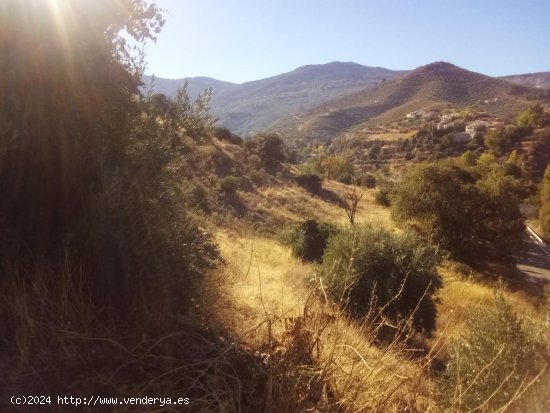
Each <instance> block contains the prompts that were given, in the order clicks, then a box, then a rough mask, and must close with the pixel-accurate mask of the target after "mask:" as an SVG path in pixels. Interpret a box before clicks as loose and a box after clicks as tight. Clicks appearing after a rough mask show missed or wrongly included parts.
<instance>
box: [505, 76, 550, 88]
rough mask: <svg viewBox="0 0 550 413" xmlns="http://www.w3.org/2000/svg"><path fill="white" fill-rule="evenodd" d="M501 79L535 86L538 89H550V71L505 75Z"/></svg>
mask: <svg viewBox="0 0 550 413" xmlns="http://www.w3.org/2000/svg"><path fill="white" fill-rule="evenodd" d="M501 79H504V80H506V81H508V82H512V83H515V84H517V85H522V86H528V87H534V88H537V89H550V72H538V73H526V74H522V75H512V76H503V77H501Z"/></svg>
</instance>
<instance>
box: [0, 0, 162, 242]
mask: <svg viewBox="0 0 550 413" xmlns="http://www.w3.org/2000/svg"><path fill="white" fill-rule="evenodd" d="M163 24H164V20H163V18H162V15H161V14H160V10H159V9H158V8H157V7H156V6H155V5H154V4H149V3H148V2H146V1H145V0H120V1H116V2H113V1H110V0H98V1H77V0H66V1H62V2H61V1H59V2H52V1H19V0H4V1H3V2H2V4H1V5H0V26H1V27H2V35H1V36H0V50H2V59H0V71H1V72H2V76H1V77H0V90H2V99H0V147H1V148H2V150H1V151H0V191H1V192H2V193H3V194H9V196H6V197H5V198H4V201H3V202H2V203H1V205H0V223H1V224H0V225H1V230H2V232H3V233H9V234H12V235H13V236H14V237H19V239H20V240H21V242H23V243H24V244H25V245H26V247H28V248H31V249H35V248H36V252H39V250H40V251H41V252H44V251H45V250H50V249H51V248H54V249H55V248H57V246H58V242H60V240H61V239H62V238H63V237H64V236H65V235H67V233H68V232H69V231H70V227H71V226H72V225H75V224H76V223H77V222H78V221H80V220H82V219H83V217H84V216H86V214H88V213H89V212H90V211H89V208H90V205H91V204H92V201H91V200H93V199H94V197H95V196H96V193H97V190H98V188H99V187H100V186H101V182H102V179H103V178H102V177H101V175H102V166H104V165H106V164H110V165H113V163H115V162H117V161H118V160H120V159H122V158H124V156H125V148H126V146H127V144H128V136H129V128H130V120H131V118H132V117H133V116H134V115H135V114H136V113H137V112H138V111H139V108H138V107H137V106H136V105H135V101H134V100H133V96H135V95H136V94H138V85H139V84H140V71H141V68H142V65H141V60H140V56H139V55H136V54H135V53H133V51H134V50H133V48H131V47H130V46H129V45H128V43H127V42H126V40H125V37H123V36H122V34H121V30H123V29H125V31H126V32H127V33H128V35H129V36H130V37H132V38H133V39H134V40H135V41H137V42H138V43H141V42H144V41H145V40H147V39H154V38H155V37H154V36H155V34H156V33H157V32H158V31H159V30H160V29H161V27H162V25H163Z"/></svg>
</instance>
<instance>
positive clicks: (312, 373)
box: [216, 232, 433, 412]
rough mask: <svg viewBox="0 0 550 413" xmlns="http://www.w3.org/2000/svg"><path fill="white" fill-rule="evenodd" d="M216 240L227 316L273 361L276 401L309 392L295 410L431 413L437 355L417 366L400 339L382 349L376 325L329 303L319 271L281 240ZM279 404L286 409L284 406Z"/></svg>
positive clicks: (242, 337) (222, 236)
mask: <svg viewBox="0 0 550 413" xmlns="http://www.w3.org/2000/svg"><path fill="white" fill-rule="evenodd" d="M216 239H217V241H218V242H219V244H220V248H221V251H222V255H223V257H224V259H225V260H226V261H227V266H226V268H225V270H224V278H225V280H226V283H225V285H224V286H223V287H222V288H223V291H224V292H225V294H227V296H228V297H229V298H228V305H229V307H230V308H229V307H228V308H225V309H224V314H225V315H224V317H227V324H228V325H229V326H231V329H232V330H233V331H234V333H235V334H236V335H237V336H238V337H239V339H240V340H243V341H244V342H245V343H246V345H250V346H252V347H254V348H258V349H263V350H261V351H263V352H264V353H265V357H266V358H268V359H270V360H272V361H273V363H274V364H273V365H272V368H273V369H274V371H277V377H278V380H277V381H276V382H273V385H274V386H278V387H277V389H278V390H277V389H273V391H274V393H273V394H272V397H274V398H275V396H276V395H277V394H278V395H279V396H281V391H282V388H284V389H286V391H288V390H289V388H292V389H294V390H293V391H296V392H297V394H302V393H301V392H303V391H305V390H304V386H305V387H306V388H307V389H308V390H307V391H308V392H309V396H308V397H306V399H307V403H306V402H305V399H303V400H302V399H300V397H298V396H297V397H298V399H300V400H301V401H295V403H294V404H293V406H294V408H296V406H298V405H299V406H302V407H304V408H305V406H306V405H308V406H310V407H311V406H313V405H314V407H315V408H316V409H318V410H315V411H326V412H332V411H346V412H352V411H357V412H360V411H379V412H400V411H404V410H403V409H405V408H408V409H410V410H408V411H422V412H424V411H430V409H431V408H432V407H433V406H432V404H433V403H432V402H431V401H430V398H429V393H430V385H429V380H428V378H427V377H426V375H425V372H426V371H427V369H426V367H427V364H429V363H428V360H429V359H430V358H431V357H432V355H430V356H428V357H426V358H423V359H416V360H415V358H416V357H417V353H416V352H415V351H412V350H410V349H407V348H406V346H405V345H404V341H403V340H400V339H396V340H394V341H393V342H392V343H389V344H387V345H385V346H382V347H380V346H377V345H374V344H373V343H374V337H375V332H374V331H373V329H374V327H373V326H372V325H370V324H369V323H368V322H364V323H363V324H361V323H357V322H354V321H351V320H350V319H348V318H347V316H345V314H344V313H343V312H341V311H340V310H337V309H336V307H335V306H333V305H331V304H329V303H328V302H327V301H326V297H325V296H324V293H323V288H322V283H320V281H319V280H318V279H316V277H315V273H314V267H312V266H311V265H309V264H304V263H302V262H300V261H298V260H297V259H295V258H293V257H292V255H291V253H290V251H289V250H288V249H287V248H285V247H283V246H281V245H279V244H277V243H276V242H275V241H273V240H269V239H262V238H259V237H255V236H238V235H236V234H234V233H229V232H219V233H218V234H217V236H216ZM282 378H284V380H283V379H282ZM281 380H283V381H281ZM305 382H307V383H308V384H307V386H306V385H305V384H304V383H305ZM289 383H292V384H289ZM308 386H310V387H308ZM315 392H320V393H319V394H317V395H314V394H315ZM302 396H304V395H303V394H302ZM286 397H294V396H292V395H291V394H287V395H286ZM304 397H305V396H304ZM273 403H274V405H278V406H280V405H279V404H277V403H280V400H279V401H277V400H275V399H274V400H273ZM304 403H305V404H304ZM312 403H313V405H312ZM273 411H278V410H273ZM285 411H286V410H285ZM288 411H294V410H288ZM296 411H298V410H296ZM299 411H302V410H299ZM303 411H306V410H303Z"/></svg>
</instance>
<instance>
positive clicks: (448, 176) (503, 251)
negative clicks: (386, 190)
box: [392, 156, 524, 260]
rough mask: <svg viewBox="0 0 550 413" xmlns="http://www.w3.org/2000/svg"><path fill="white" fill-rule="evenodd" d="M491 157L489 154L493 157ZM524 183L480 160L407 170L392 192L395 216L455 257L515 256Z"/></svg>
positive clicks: (416, 167) (521, 223) (417, 166)
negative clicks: (419, 230) (413, 224)
mask: <svg viewBox="0 0 550 413" xmlns="http://www.w3.org/2000/svg"><path fill="white" fill-rule="evenodd" d="M489 157H490V156H489ZM521 196H522V190H521V185H520V182H519V181H517V180H515V179H514V178H512V177H510V176H506V175H504V173H503V172H502V171H501V170H500V169H498V167H497V166H496V164H493V162H492V161H491V162H490V163H489V164H485V163H483V164H482V162H481V158H480V159H479V160H478V166H477V167H476V168H472V167H467V166H464V165H463V164H460V163H459V162H455V161H453V160H449V161H442V162H437V163H430V164H424V165H415V166H413V167H411V168H409V169H408V170H407V171H406V172H405V174H404V176H403V179H402V180H401V182H399V183H398V184H396V186H395V189H394V191H393V193H392V216H393V217H394V218H395V219H396V220H398V221H402V222H413V223H415V224H416V225H418V226H419V227H420V228H421V230H422V231H423V232H424V233H426V234H428V235H429V236H430V237H431V238H432V239H433V240H434V241H436V242H437V243H439V244H440V245H441V246H443V247H444V248H445V249H447V250H448V251H449V252H450V253H451V254H452V255H454V256H455V257H457V258H462V259H473V260H475V259H478V258H482V257H486V256H487V255H492V256H499V257H504V256H506V255H508V254H511V253H514V252H515V251H517V249H518V248H519V247H520V245H521V241H522V238H523V229H524V227H523V219H522V216H521V213H520V210H519V199H520V197H521Z"/></svg>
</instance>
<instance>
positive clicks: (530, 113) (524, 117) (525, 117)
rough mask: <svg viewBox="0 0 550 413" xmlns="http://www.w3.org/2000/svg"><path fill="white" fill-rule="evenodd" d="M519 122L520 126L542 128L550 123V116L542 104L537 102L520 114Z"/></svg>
mask: <svg viewBox="0 0 550 413" xmlns="http://www.w3.org/2000/svg"><path fill="white" fill-rule="evenodd" d="M517 123H518V125H520V126H530V127H533V128H542V127H544V126H546V125H547V124H548V123H549V116H548V115H547V114H546V113H545V112H544V107H543V106H542V104H540V103H535V104H533V105H531V106H530V107H529V109H527V110H526V111H525V112H522V113H521V114H520V115H519V116H518V119H517Z"/></svg>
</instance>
